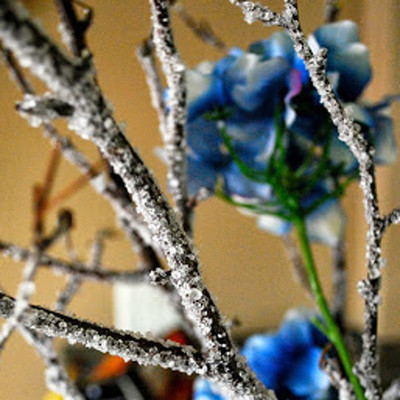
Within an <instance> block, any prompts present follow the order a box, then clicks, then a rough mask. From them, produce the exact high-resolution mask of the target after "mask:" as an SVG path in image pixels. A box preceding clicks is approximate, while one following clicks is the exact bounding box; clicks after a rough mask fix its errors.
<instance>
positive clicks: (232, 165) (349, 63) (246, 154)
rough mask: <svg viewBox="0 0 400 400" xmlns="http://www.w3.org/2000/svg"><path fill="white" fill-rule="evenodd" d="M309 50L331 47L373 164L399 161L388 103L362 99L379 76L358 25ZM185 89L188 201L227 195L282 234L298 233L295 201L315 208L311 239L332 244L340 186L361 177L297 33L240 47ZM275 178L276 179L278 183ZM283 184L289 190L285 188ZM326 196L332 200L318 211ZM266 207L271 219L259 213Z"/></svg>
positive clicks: (340, 226)
mask: <svg viewBox="0 0 400 400" xmlns="http://www.w3.org/2000/svg"><path fill="white" fill-rule="evenodd" d="M309 43H310V45H311V47H312V48H313V50H317V49H318V48H320V47H325V48H327V49H328V59H327V72H328V78H329V79H330V81H331V83H332V85H333V88H334V90H335V92H336V94H337V95H338V97H339V98H340V100H341V101H342V102H343V104H344V106H345V107H346V108H347V110H348V112H349V113H350V114H351V115H352V116H353V118H354V119H355V120H356V121H357V122H358V123H359V124H360V125H361V127H362V133H363V134H364V136H365V138H366V139H367V140H368V141H369V142H370V143H371V144H372V145H374V147H375V161H376V162H377V163H378V164H388V163H391V162H393V161H394V159H395V157H396V143H395V140H394V136H393V133H392V130H393V124H392V120H391V118H390V117H389V116H388V115H387V113H386V111H385V110H384V107H385V106H387V105H388V102H386V103H385V102H383V103H381V104H375V105H370V104H365V103H361V102H360V100H359V97H360V96H361V94H362V93H363V91H364V89H365V87H366V85H367V84H368V82H369V81H370V79H371V75H372V73H371V66H370V62H369V52H368V49H367V47H366V46H365V45H364V44H362V43H360V41H359V37H358V28H357V25H356V24H354V23H353V22H351V21H342V22H337V23H333V24H327V25H324V26H322V27H320V28H318V29H317V30H316V31H315V32H314V33H313V34H312V35H311V36H310V38H309ZM187 84H188V119H187V132H188V145H189V154H188V177H189V179H188V180H189V193H190V195H192V196H195V195H196V194H197V193H198V191H199V190H200V189H201V188H202V187H206V188H208V189H209V190H210V191H215V190H216V188H219V190H222V191H223V193H224V195H225V196H227V197H228V198H231V199H233V200H234V202H235V204H237V205H240V204H241V205H243V206H246V210H249V208H251V207H248V206H249V205H251V206H253V205H254V206H255V207H253V208H252V211H253V213H255V214H256V215H257V216H258V225H259V226H260V227H261V228H262V229H265V230H268V231H270V232H272V233H275V234H278V235H283V234H286V233H288V232H289V231H290V229H291V227H292V224H291V222H290V217H288V209H287V205H284V204H283V202H284V201H283V198H282V197H284V196H292V197H293V198H295V199H297V200H296V201H298V203H299V204H300V205H301V207H305V208H307V207H308V208H309V209H310V211H309V215H308V216H307V227H308V231H309V235H310V237H311V238H312V240H314V241H318V242H321V243H324V244H328V245H330V246H334V245H335V244H336V243H337V242H338V240H340V239H341V237H342V235H343V232H344V225H345V218H344V213H343V210H342V209H341V207H340V205H339V203H338V201H337V198H338V197H339V196H340V195H342V193H343V191H340V190H337V188H338V186H340V184H342V183H343V182H344V181H346V180H349V179H353V177H354V176H355V172H356V171H357V162H356V159H355V158H354V156H353V155H352V153H351V152H350V150H349V149H348V148H347V146H346V145H345V144H344V143H342V142H341V141H339V139H338V133H337V130H336V128H335V127H334V125H333V124H332V122H331V120H330V118H329V115H328V113H327V111H326V110H325V109H324V107H323V106H322V105H321V104H320V99H319V95H318V94H317V92H316V90H315V89H314V88H313V86H312V84H311V81H310V78H309V74H308V72H307V70H306V68H305V65H304V62H303V61H302V60H301V59H300V58H299V57H298V56H297V54H296V52H295V51H294V50H293V42H292V40H291V39H290V37H289V35H288V34H287V33H285V32H277V33H274V34H273V35H271V37H270V38H268V39H266V40H263V41H259V42H256V43H253V44H251V45H250V46H249V48H248V50H247V51H243V50H240V49H237V48H235V49H233V50H232V51H231V52H230V53H229V54H228V55H227V56H225V57H223V58H222V59H221V60H219V61H218V62H216V63H210V62H204V63H202V64H200V65H199V66H198V67H197V68H195V69H193V70H190V71H188V72H187ZM389 103H390V102H389ZM226 138H229V146H227V142H226V140H227V139H226ZM277 149H279V151H280V153H281V156H279V157H280V162H277V159H278V158H279V157H278V156H277V151H276V150H277ZM282 154H283V155H282ZM310 155H312V156H313V157H311V158H310ZM310 159H311V161H310ZM238 160H239V161H238ZM321 165H322V166H323V167H321ZM271 171H272V172H271ZM321 171H322V172H321ZM271 176H275V177H278V178H277V179H275V182H272V181H271ZM278 184H281V185H283V187H282V188H283V189H284V190H277V189H279V188H277V185H278ZM282 188H280V189H282ZM305 188H306V189H305ZM330 194H332V195H330ZM322 198H323V199H326V202H325V203H321V204H318V206H317V207H314V206H312V207H310V204H312V203H313V202H316V201H318V200H319V199H322ZM279 203H280V204H279ZM272 204H273V205H272ZM263 207H264V208H263ZM285 207H286V208H285ZM263 210H264V212H265V213H266V214H267V215H262V216H259V215H260V214H262V211H263ZM267 210H268V212H266V211H267ZM271 210H272V211H274V212H272V214H275V215H271Z"/></svg>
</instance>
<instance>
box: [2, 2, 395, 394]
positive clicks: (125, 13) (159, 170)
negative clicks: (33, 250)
mask: <svg viewBox="0 0 400 400" xmlns="http://www.w3.org/2000/svg"><path fill="white" fill-rule="evenodd" d="M86 1H87V2H88V3H90V4H93V5H95V11H96V12H95V20H94V22H95V23H94V26H93V28H92V29H91V31H90V34H89V40H90V44H91V48H92V50H93V53H94V55H95V58H96V65H97V67H98V71H99V80H100V83H101V86H102V87H103V89H104V91H105V93H107V96H108V97H109V99H110V100H111V101H112V103H113V104H114V105H115V109H116V115H117V117H118V118H119V119H120V120H123V121H126V123H127V134H128V137H129V139H130V140H131V141H132V143H133V144H134V145H135V146H136V147H138V148H139V149H140V152H141V154H142V156H143V157H144V159H145V160H146V161H147V162H148V164H149V165H150V166H151V168H152V169H153V171H154V173H155V175H156V176H157V178H158V180H159V181H160V182H161V184H162V185H163V186H164V184H165V178H164V175H165V168H164V166H163V165H162V164H161V162H160V161H159V160H158V159H157V158H156V157H155V156H154V154H153V150H154V147H155V146H157V145H160V139H159V134H158V132H157V121H156V116H155V113H154V112H153V110H152V109H151V107H150V102H149V95H148V93H147V88H146V85H145V83H144V80H143V75H142V72H141V69H140V67H139V64H138V62H137V60H136V59H135V56H134V49H135V45H136V44H137V43H139V42H140V40H141V39H142V38H144V37H145V36H146V35H147V33H148V32H149V12H148V4H147V2H145V1H143V0H129V1H127V0H126V1H106V0H98V1H94V0H91V1H89V0H86ZM29 3H30V4H31V7H32V8H33V11H34V13H35V14H37V15H38V16H40V17H41V18H44V20H45V22H44V24H45V26H46V28H48V29H50V30H52V32H55V29H56V22H55V21H56V20H55V14H54V10H53V7H52V5H51V4H52V2H50V1H49V0H48V1H44V0H43V1H30V2H29ZM378 3H379V4H378ZM396 3H397V2H396V1H395V0H392V1H390V0H385V1H380V2H374V1H373V0H370V1H364V2H362V1H352V2H351V5H348V6H346V8H345V9H344V12H343V16H344V17H349V16H352V17H353V19H355V20H356V21H357V22H361V31H362V33H361V34H362V37H363V41H364V42H366V43H367V44H368V45H369V46H370V48H371V52H372V60H373V65H374V69H375V72H376V73H375V79H374V84H373V85H372V89H371V91H370V92H369V94H370V96H371V97H373V98H375V99H376V98H379V97H380V96H381V95H382V94H383V93H386V92H393V91H395V90H396V88H397V89H398V88H399V87H400V85H399V83H400V82H399V78H398V77H396V73H397V71H396V68H395V66H396V65H398V63H399V56H398V55H397V53H398V50H399V44H398V43H396V42H395V39H396V38H397V35H396V32H397V34H398V28H397V26H396V24H395V21H396V20H397V21H398V17H399V8H398V6H397V7H396V6H395V5H396ZM184 4H186V5H187V8H188V10H190V11H191V12H192V14H193V15H195V16H196V17H198V18H200V17H205V18H207V20H208V21H209V22H210V23H211V25H212V26H213V27H214V28H215V31H216V32H217V33H218V34H219V35H220V36H221V37H222V38H224V39H225V40H226V42H227V44H228V45H229V46H233V45H235V46H242V47H243V48H244V47H246V46H247V44H248V43H250V42H252V41H254V40H257V39H260V38H263V37H266V36H267V35H268V34H269V33H270V32H271V30H268V29H266V28H264V27H262V26H260V25H258V24H255V25H253V26H247V25H245V24H244V23H243V22H242V16H241V14H240V12H239V11H238V10H235V9H233V8H232V7H231V6H230V5H229V4H228V1H211V0H201V1H197V2H193V1H185V2H184ZM269 4H275V5H278V4H280V2H279V1H275V2H272V1H271V2H269ZM321 4H322V1H309V2H306V1H303V2H302V3H301V6H302V10H303V13H302V20H303V24H304V27H305V29H306V31H308V32H309V31H311V30H312V29H313V28H314V27H316V26H317V25H318V24H319V23H320V21H321V19H322V11H321ZM306 7H307V11H306V10H305V8H306ZM228 16H229V18H228ZM367 26H368V27H373V29H368V30H367ZM176 28H177V33H176V36H177V42H178V45H179V48H180V49H181V51H182V54H183V56H184V58H185V60H186V63H187V64H188V65H189V66H194V65H196V63H198V62H200V61H202V60H204V59H216V58H217V57H219V56H220V55H219V54H218V53H217V52H216V51H214V50H212V49H209V48H208V47H207V46H206V45H204V44H203V43H200V42H199V41H198V40H197V39H196V38H194V37H193V36H192V34H191V33H190V32H189V31H188V30H187V29H186V28H184V27H183V26H182V23H181V22H180V21H178V20H176ZM396 50H397V52H396ZM19 98H20V95H19V93H18V92H17V91H16V90H15V89H14V86H13V85H12V84H11V83H10V82H9V81H8V78H7V75H6V73H5V71H4V69H3V68H0V109H1V113H2V117H1V119H0V166H1V168H0V178H1V179H0V193H1V197H0V238H1V239H4V240H8V241H13V242H16V243H18V244H21V245H28V244H29V243H30V240H31V234H30V226H31V189H32V185H33V184H34V183H35V182H40V180H41V179H42V176H43V174H44V169H45V166H46V163H47V160H48V158H49V154H50V147H49V146H48V144H47V143H46V141H45V140H44V139H42V137H41V132H40V131H39V130H34V129H29V128H27V127H26V124H25V122H24V121H22V120H21V119H20V118H18V116H16V114H15V112H14V111H13V104H14V102H15V100H16V99H19ZM395 110H396V111H397V113H398V111H399V107H398V106H397V107H396V109H395ZM60 126H61V127H62V128H63V129H64V132H65V133H67V131H66V130H65V127H64V126H63V125H62V124H61V125H60ZM68 134H70V133H68ZM74 140H76V138H75V137H74ZM76 142H77V143H79V144H80V146H81V148H82V149H85V150H87V151H88V152H89V154H90V155H91V159H92V160H96V158H97V155H96V151H95V149H94V148H93V147H92V146H91V144H90V143H84V142H83V141H81V140H76ZM396 169H397V168H396V167H393V168H391V169H386V170H385V171H380V172H379V178H380V179H381V180H380V184H379V190H380V193H381V199H382V200H383V204H384V209H385V210H389V209H390V207H391V206H393V205H398V204H399V203H400V195H399V194H398V191H397V190H396V189H397V184H398V182H399V177H397V178H395V175H394V173H395V171H396ZM77 176H78V173H77V171H76V169H75V168H73V167H70V166H69V165H68V164H67V163H66V162H63V163H62V167H61V170H60V174H59V176H58V180H57V182H56V189H60V188H62V187H63V186H64V185H65V184H66V182H70V181H71V180H73V179H74V178H76V177H77ZM383 193H385V195H383ZM359 197H360V196H359V190H358V188H357V187H356V185H355V187H353V188H351V189H350V195H349V196H348V199H347V200H346V207H347V210H348V214H349V220H350V222H351V224H352V225H351V226H350V228H349V230H348V237H349V243H348V252H349V260H350V261H349V267H350V269H351V272H350V288H349V303H348V304H349V322H350V323H351V324H353V325H359V324H360V315H361V314H362V312H361V306H362V305H361V301H360V299H359V297H358V295H357V293H356V291H355V283H356V282H357V280H358V279H360V278H361V277H362V276H363V275H364V264H365V263H364V247H365V246H364V241H365V239H364V238H365V226H364V223H363V218H362V208H361V205H360V204H361V203H360V198H359ZM65 206H68V207H70V208H72V209H73V210H74V212H75V216H76V229H75V231H74V241H75V242H76V246H77V249H78V251H79V254H80V255H81V256H82V257H85V256H86V255H87V254H88V248H89V244H90V240H91V239H92V238H93V236H94V233H95V232H96V230H98V229H99V228H104V227H109V226H114V225H115V224H114V217H113V213H112V212H111V210H110V208H109V207H108V205H107V204H106V203H105V202H104V201H103V200H102V199H99V198H98V197H97V196H96V195H95V194H94V193H93V191H92V190H91V189H90V188H86V189H84V190H82V191H81V192H80V193H79V194H77V195H76V196H74V197H73V198H71V199H70V200H68V202H67V203H66V204H65ZM53 222H54V215H53V214H52V215H50V218H49V226H52V225H51V224H52V223H53ZM196 222H197V223H196V231H195V238H196V245H197V247H198V248H199V254H200V257H201V260H202V266H203V267H202V268H203V273H204V276H205V280H206V282H207V283H208V284H209V286H210V288H211V290H212V291H213V293H214V294H215V296H216V297H217V299H218V304H219V305H220V307H221V309H222V311H223V312H224V313H225V314H226V315H227V316H228V317H230V318H232V317H238V318H239V320H240V321H241V322H242V328H240V329H242V330H243V331H248V330H254V329H262V328H265V327H271V326H275V325H277V324H278V323H279V320H280V319H281V316H282V314H283V313H284V312H285V310H286V309H288V308H290V307H294V306H300V305H309V303H308V302H307V300H306V299H305V297H304V295H303V293H302V291H301V290H300V289H299V288H298V286H297V285H296V283H295V282H294V281H293V279H292V276H291V272H290V270H289V268H288V263H287V260H286V258H285V256H284V252H283V246H282V243H281V241H280V240H279V239H278V238H275V237H271V236H269V235H268V234H267V233H264V232H261V231H259V230H258V229H257V228H256V227H255V223H254V222H255V221H254V220H253V219H252V218H249V217H246V216H243V215H240V214H239V213H238V212H236V211H235V210H234V209H232V208H230V207H228V206H227V205H225V204H222V203H221V202H219V201H217V200H214V199H213V200H210V201H208V202H206V203H204V204H202V205H201V206H200V207H199V209H198V213H197V217H196ZM396 234H397V229H396V228H394V229H393V231H392V232H391V234H390V237H389V240H388V241H387V246H386V248H387V250H389V251H391V252H393V253H395V250H397V242H396ZM57 251H58V254H61V255H62V249H61V246H59V247H58V249H57ZM316 251H317V253H318V261H319V266H320V269H321V275H322V276H323V280H324V282H326V284H328V282H329V281H328V279H329V274H330V265H329V253H328V251H327V250H326V249H323V248H320V247H318V246H317V249H316ZM396 257H397V258H396ZM398 257H399V256H398V255H395V254H393V255H390V257H388V259H389V261H388V266H387V268H386V271H385V273H386V275H387V276H386V277H385V280H384V293H385V295H387V300H385V302H384V307H383V308H382V317H381V326H382V332H383V333H385V334H389V335H395V334H398V333H399V330H400V320H399V318H397V315H398V304H399V303H398V301H397V292H396V288H397V284H396V283H397V282H399V281H400V279H397V278H400V272H399V270H398V268H397V263H398V261H399V259H398ZM105 262H106V263H107V265H113V266H118V267H120V268H121V269H122V268H130V267H132V266H133V265H134V263H135V256H134V255H133V254H132V253H131V251H130V247H129V244H128V243H127V242H126V241H125V240H124V238H123V236H122V235H120V236H119V237H118V240H115V241H113V242H111V243H110V245H109V246H108V248H107V252H106V254H105ZM21 270H22V269H21V265H17V264H14V263H12V262H10V261H8V260H1V268H0V283H1V285H2V287H4V289H5V290H6V291H7V292H9V293H14V292H15V288H16V284H17V282H18V280H19V279H20V274H21ZM62 284H63V278H62V277H55V278H54V277H53V276H52V275H50V274H49V273H46V272H41V273H40V276H39V279H38V292H37V294H36V295H35V298H34V301H35V302H36V303H40V304H47V305H51V304H52V302H53V300H54V290H55V288H57V287H62ZM83 289H84V290H83V291H82V294H81V295H80V296H79V297H77V298H76V299H75V300H74V302H73V303H72V306H71V310H72V311H73V312H74V313H76V314H77V315H79V316H82V317H85V318H90V319H93V320H96V321H101V322H103V323H105V324H110V323H111V320H112V316H111V304H110V288H109V287H106V286H101V285H94V284H86V285H85V286H84V288H83ZM327 292H329V287H327ZM393 316H395V317H393ZM0 388H1V389H0V400H6V399H7V400H8V399H18V400H19V399H21V400H24V399H37V398H40V395H41V393H43V390H44V384H43V378H42V369H41V362H40V360H38V359H37V357H36V355H35V354H34V352H33V350H32V349H31V348H29V347H28V346H26V345H25V344H24V343H23V341H22V340H21V339H20V338H19V336H18V335H14V336H13V338H12V340H11V342H10V344H9V345H8V346H7V348H6V350H5V351H4V353H3V355H2V363H1V366H0Z"/></svg>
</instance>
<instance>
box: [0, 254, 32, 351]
mask: <svg viewBox="0 0 400 400" xmlns="http://www.w3.org/2000/svg"><path fill="white" fill-rule="evenodd" d="M38 256H39V254H38V252H37V251H34V252H32V253H31V255H30V256H29V257H28V260H27V262H26V264H25V267H24V270H23V279H22V281H21V282H20V283H19V285H18V290H17V296H16V299H15V306H14V307H13V312H12V313H11V314H10V315H9V319H8V321H6V323H5V324H4V325H3V327H2V329H1V332H0V352H1V351H2V350H3V349H4V345H5V343H6V341H7V340H8V338H9V337H10V336H11V334H12V333H13V332H14V331H15V329H16V328H17V327H18V325H19V324H20V323H21V320H22V316H23V313H24V311H25V310H26V309H27V307H28V306H29V300H30V298H31V296H32V294H33V292H34V290H35V284H34V282H33V280H34V277H35V274H36V270H37V267H38Z"/></svg>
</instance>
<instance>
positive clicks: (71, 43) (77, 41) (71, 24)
mask: <svg viewBox="0 0 400 400" xmlns="http://www.w3.org/2000/svg"><path fill="white" fill-rule="evenodd" d="M54 3H55V4H56V6H57V9H58V12H59V14H60V26H59V30H60V31H61V33H62V38H63V41H64V43H65V44H66V45H67V46H68V47H69V48H70V50H71V51H72V53H73V54H74V55H75V56H80V55H81V54H82V52H83V51H84V50H86V49H87V46H86V38H85V33H86V31H87V29H88V28H89V27H90V24H91V21H92V16H93V13H92V10H91V8H89V7H85V8H84V12H85V16H84V18H82V19H79V18H78V16H77V14H76V12H75V10H74V6H73V3H74V1H73V0H54ZM77 3H78V4H79V5H80V6H81V3H79V2H77Z"/></svg>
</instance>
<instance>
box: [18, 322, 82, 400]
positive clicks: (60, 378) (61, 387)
mask: <svg viewBox="0 0 400 400" xmlns="http://www.w3.org/2000/svg"><path fill="white" fill-rule="evenodd" d="M19 330H20V332H21V334H22V336H23V337H24V338H25V340H26V341H27V342H28V343H29V344H31V345H32V346H33V347H34V348H35V350H36V351H37V353H38V354H39V356H40V357H41V358H42V359H43V361H44V363H45V366H46V371H45V375H46V384H47V388H48V389H49V390H52V391H53V392H56V393H58V394H59V395H60V396H62V397H63V398H64V399H65V400H84V397H83V395H82V394H81V393H80V392H79V390H78V389H77V387H76V386H75V384H74V383H73V382H72V381H71V380H70V378H69V376H68V373H67V371H66V370H65V368H64V367H63V365H62V364H61V363H60V361H59V358H58V355H57V353H56V351H55V350H54V347H53V343H52V339H51V338H48V337H46V336H43V335H40V334H38V333H36V332H34V331H31V330H29V329H27V328H25V327H23V326H20V327H19Z"/></svg>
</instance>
